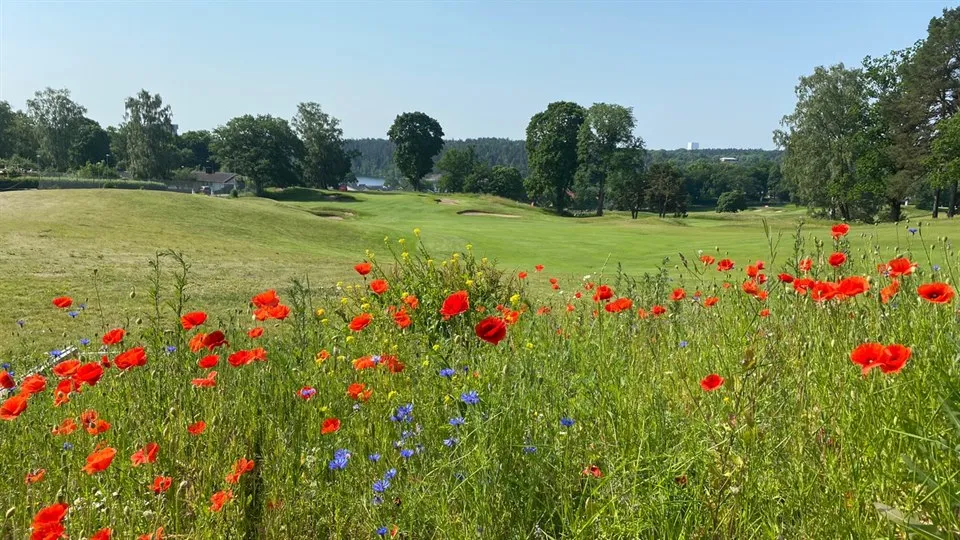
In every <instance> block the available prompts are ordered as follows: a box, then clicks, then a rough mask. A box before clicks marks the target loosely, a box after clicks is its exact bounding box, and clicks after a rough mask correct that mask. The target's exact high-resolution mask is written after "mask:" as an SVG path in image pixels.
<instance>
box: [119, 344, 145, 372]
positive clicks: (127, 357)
mask: <svg viewBox="0 0 960 540" xmlns="http://www.w3.org/2000/svg"><path fill="white" fill-rule="evenodd" d="M113 363H114V365H116V366H117V369H130V368H132V367H136V366H145V365H146V364H147V351H145V350H144V348H143V347H135V348H133V349H130V350H128V351H124V352H122V353H120V354H118V355H117V357H116V358H114V359H113Z"/></svg>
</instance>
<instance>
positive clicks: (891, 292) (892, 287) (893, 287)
mask: <svg viewBox="0 0 960 540" xmlns="http://www.w3.org/2000/svg"><path fill="white" fill-rule="evenodd" d="M899 291H900V282H899V281H897V280H893V281H891V282H890V284H889V285H887V286H886V287H884V288H882V289H880V301H881V302H883V303H884V304H886V303H887V302H889V301H890V299H891V298H893V297H894V296H896V295H897V293H898V292H899Z"/></svg>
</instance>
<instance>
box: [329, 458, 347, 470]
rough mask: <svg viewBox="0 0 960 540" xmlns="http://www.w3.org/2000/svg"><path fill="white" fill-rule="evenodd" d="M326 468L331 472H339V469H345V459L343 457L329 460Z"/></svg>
mask: <svg viewBox="0 0 960 540" xmlns="http://www.w3.org/2000/svg"><path fill="white" fill-rule="evenodd" d="M327 466H328V467H330V470H331V471H339V470H340V469H346V468H347V458H345V457H339V458H333V459H332V460H330V463H329V464H328V465H327Z"/></svg>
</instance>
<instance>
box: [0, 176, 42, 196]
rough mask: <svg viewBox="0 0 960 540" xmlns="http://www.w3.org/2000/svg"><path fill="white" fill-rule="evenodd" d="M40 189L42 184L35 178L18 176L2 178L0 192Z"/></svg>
mask: <svg viewBox="0 0 960 540" xmlns="http://www.w3.org/2000/svg"><path fill="white" fill-rule="evenodd" d="M39 187H40V183H39V182H38V181H37V180H36V179H33V178H29V177H25V176H22V177H18V176H16V175H10V176H0V192H2V191H20V190H24V189H38V188H39Z"/></svg>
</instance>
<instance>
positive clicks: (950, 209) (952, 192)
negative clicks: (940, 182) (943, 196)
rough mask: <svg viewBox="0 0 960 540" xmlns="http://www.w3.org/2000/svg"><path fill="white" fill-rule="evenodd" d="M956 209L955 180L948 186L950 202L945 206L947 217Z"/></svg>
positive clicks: (950, 216) (951, 215)
mask: <svg viewBox="0 0 960 540" xmlns="http://www.w3.org/2000/svg"><path fill="white" fill-rule="evenodd" d="M956 209H957V182H956V181H954V182H953V185H952V186H950V203H949V205H948V206H947V217H948V218H952V217H953V215H954V214H955V213H956Z"/></svg>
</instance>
